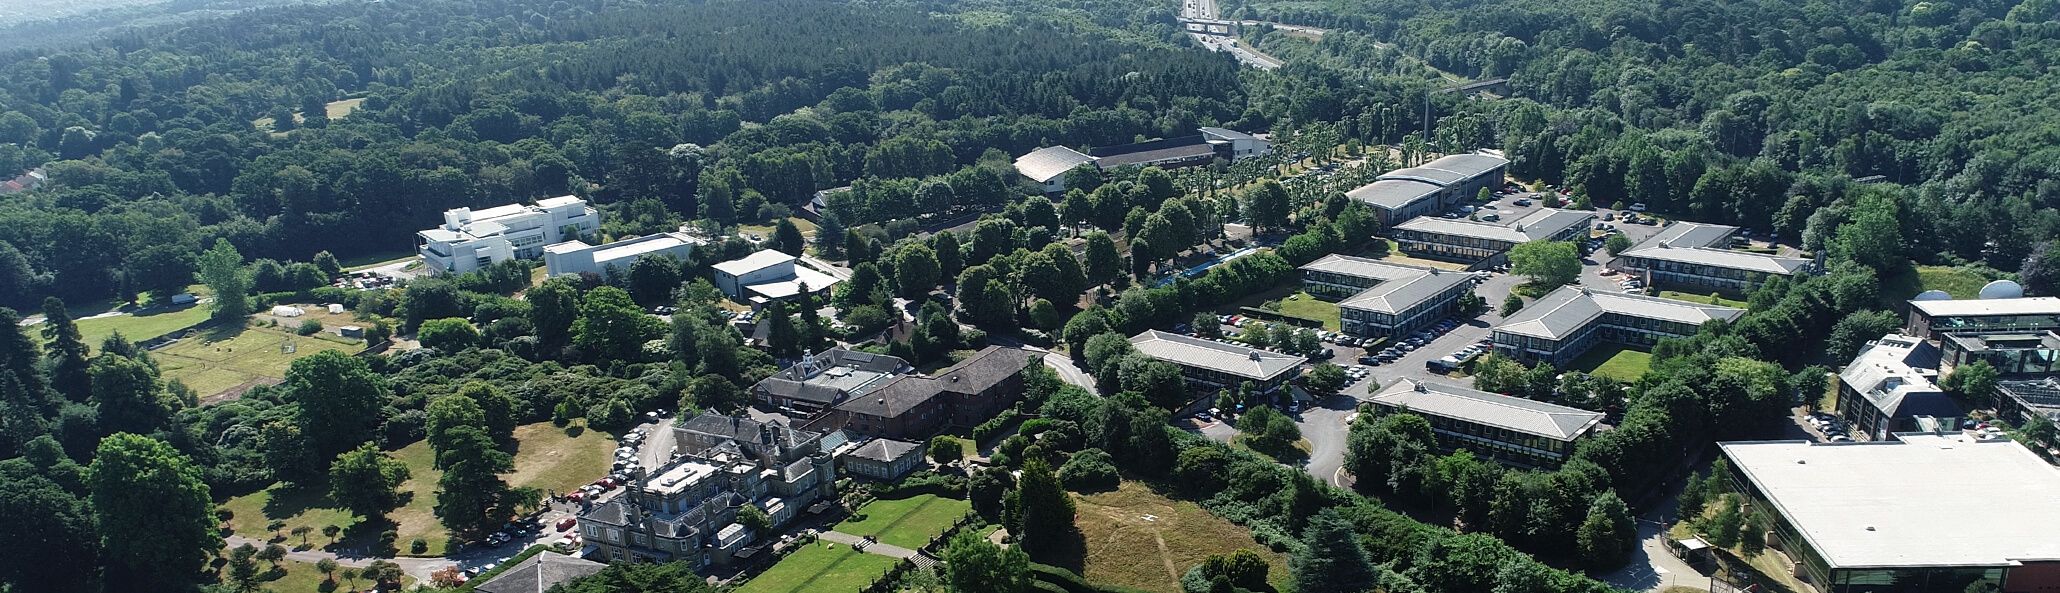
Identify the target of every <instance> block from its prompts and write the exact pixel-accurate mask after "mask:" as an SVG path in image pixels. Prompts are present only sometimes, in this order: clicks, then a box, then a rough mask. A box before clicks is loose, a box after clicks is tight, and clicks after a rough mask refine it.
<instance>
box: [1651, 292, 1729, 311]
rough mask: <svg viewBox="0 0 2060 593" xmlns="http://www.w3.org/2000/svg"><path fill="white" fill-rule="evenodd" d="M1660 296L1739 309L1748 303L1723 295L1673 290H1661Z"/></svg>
mask: <svg viewBox="0 0 2060 593" xmlns="http://www.w3.org/2000/svg"><path fill="white" fill-rule="evenodd" d="M1659 296H1660V298H1667V299H1674V300H1677V301H1684V302H1689V303H1703V304H1710V305H1718V306H1723V307H1736V308H1739V309H1744V308H1745V305H1746V303H1745V301H1741V300H1736V299H1727V298H1724V297H1722V296H1715V297H1712V296H1710V295H1707V294H1691V293H1686V292H1675V291H1672V290H1662V291H1659Z"/></svg>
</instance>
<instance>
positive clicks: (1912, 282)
mask: <svg viewBox="0 0 2060 593" xmlns="http://www.w3.org/2000/svg"><path fill="white" fill-rule="evenodd" d="M1988 281H1989V279H1988V278H1986V277H1983V276H1982V275H1981V274H1979V273H1976V272H1975V271H1973V270H1968V269H1965V268H1956V267H1950V266H1912V267H1910V268H1905V269H1904V270H1902V271H1900V272H1897V273H1894V274H1889V275H1885V276H1883V277H1882V278H1881V300H1882V302H1883V304H1885V305H1893V306H1897V307H1901V306H1903V302H1904V301H1907V300H1909V299H1910V297H1913V296H1917V293H1919V292H1923V291H1926V290H1943V291H1946V294H1950V295H1953V298H1956V299H1971V298H1974V297H1976V296H1979V295H1980V293H1981V287H1982V285H1984V284H1988Z"/></svg>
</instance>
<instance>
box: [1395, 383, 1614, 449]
mask: <svg viewBox="0 0 2060 593" xmlns="http://www.w3.org/2000/svg"><path fill="white" fill-rule="evenodd" d="M1367 403H1371V404H1373V405H1374V407H1376V408H1379V409H1381V410H1382V411H1383V412H1387V413H1394V412H1409V413H1414V414H1419V415H1422V416H1423V417H1424V418H1425V419H1427V420H1429V421H1430V423H1431V430H1432V431H1433V432H1435V433H1436V434H1437V436H1438V445H1439V446H1440V447H1443V448H1444V449H1446V450H1448V451H1450V450H1462V449H1463V450H1467V451H1472V452H1474V454H1476V455H1480V456H1482V457H1487V458H1490V459H1494V460H1496V461H1499V462H1502V463H1505V464H1508V465H1512V466H1516V467H1523V468H1557V467H1559V466H1560V465H1561V464H1564V463H1566V460H1567V458H1568V457H1570V456H1572V455H1573V454H1574V446H1575V444H1576V443H1578V442H1579V441H1580V440H1581V439H1584V438H1587V437H1588V436H1589V435H1591V434H1594V433H1595V431H1596V430H1597V429H1598V428H1600V427H1601V426H1602V413H1601V412H1590V411H1588V410H1583V409H1580V408H1569V407H1566V406H1562V405H1557V404H1549V403H1545V402H1541V401H1532V400H1528V399H1524V398H1521V397H1511V396H1507V395H1501V394H1496V393H1489V392H1486V391H1480V390H1477V389H1468V388H1465V387H1458V386H1454V385H1446V384H1443V383H1433V382H1429V381H1418V380H1415V379H1401V380H1398V381H1396V382H1395V383H1394V384H1392V385H1389V386H1388V387H1387V389H1383V390H1381V392H1380V393H1378V394H1375V395H1373V396H1372V397H1370V398H1368V399H1367Z"/></svg>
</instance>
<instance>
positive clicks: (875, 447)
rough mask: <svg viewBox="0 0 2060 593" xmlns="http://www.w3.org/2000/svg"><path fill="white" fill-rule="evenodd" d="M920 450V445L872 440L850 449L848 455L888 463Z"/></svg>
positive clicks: (889, 440)
mask: <svg viewBox="0 0 2060 593" xmlns="http://www.w3.org/2000/svg"><path fill="white" fill-rule="evenodd" d="M920 448H922V445H918V444H915V443H911V442H908V441H897V440H894V439H873V440H870V441H866V443H865V444H863V445H859V446H858V448H856V449H852V450H851V453H849V455H851V456H852V457H857V458H859V459H866V460H871V461H878V462H880V463H888V462H892V461H894V460H896V459H900V458H901V456H903V455H907V454H909V452H910V451H915V450H917V449H920Z"/></svg>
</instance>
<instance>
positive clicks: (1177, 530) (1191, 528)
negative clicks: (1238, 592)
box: [1074, 481, 1288, 593]
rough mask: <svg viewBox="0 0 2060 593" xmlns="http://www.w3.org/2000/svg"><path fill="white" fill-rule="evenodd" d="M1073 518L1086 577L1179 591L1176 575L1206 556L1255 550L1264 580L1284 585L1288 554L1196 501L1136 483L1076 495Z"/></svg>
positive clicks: (1277, 587)
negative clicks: (1264, 571)
mask: <svg viewBox="0 0 2060 593" xmlns="http://www.w3.org/2000/svg"><path fill="white" fill-rule="evenodd" d="M1075 501H1076V505H1075V506H1076V507H1077V508H1078V515H1077V517H1076V518H1075V521H1074V522H1075V523H1076V524H1077V525H1078V526H1079V528H1080V534H1081V536H1082V539H1083V540H1084V543H1085V545H1086V548H1087V549H1086V552H1085V556H1084V558H1083V562H1082V571H1081V573H1082V574H1083V575H1084V576H1086V577H1087V580H1088V581H1091V582H1094V583H1097V584H1103V585H1119V586H1123V587H1131V588H1136V589H1142V590H1145V591H1159V592H1165V593H1178V592H1179V591H1180V575H1181V574H1182V573H1185V572H1187V569H1189V568H1193V567H1194V566H1195V565H1198V564H1201V563H1202V561H1203V560H1204V559H1207V558H1208V557H1209V556H1210V555H1212V554H1214V555H1227V554H1230V553H1231V552H1234V551H1237V550H1240V549H1249V550H1252V551H1254V552H1258V553H1259V555H1260V556H1262V557H1265V558H1266V564H1267V565H1268V566H1269V567H1271V570H1270V571H1268V572H1267V580H1268V581H1269V582H1271V583H1272V584H1273V586H1274V588H1276V589H1281V590H1285V589H1286V587H1287V585H1288V568H1287V556H1286V555H1285V554H1281V553H1278V552H1274V551H1272V550H1269V549H1267V548H1266V547H1265V546H1261V545H1259V544H1258V543H1257V542H1254V541H1252V532H1251V531H1249V530H1247V529H1245V528H1244V527H1240V526H1238V525H1237V524H1235V523H1231V522H1230V521H1227V520H1224V519H1223V518H1221V517H1217V516H1215V515H1211V514H1209V512H1208V511H1206V510H1203V509H1202V508H1201V507H1199V506H1196V505H1195V504H1194V503H1191V502H1185V501H1176V500H1173V499H1170V498H1166V497H1164V496H1161V495H1159V494H1158V493H1156V492H1152V491H1151V489H1150V488H1149V487H1146V486H1145V485H1143V484H1140V483H1137V482H1128V481H1126V482H1123V484H1122V486H1121V487H1119V488H1117V489H1116V490H1115V491H1111V492H1102V493H1097V494H1089V495H1084V496H1076V497H1075Z"/></svg>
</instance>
